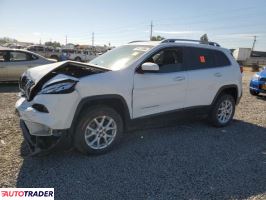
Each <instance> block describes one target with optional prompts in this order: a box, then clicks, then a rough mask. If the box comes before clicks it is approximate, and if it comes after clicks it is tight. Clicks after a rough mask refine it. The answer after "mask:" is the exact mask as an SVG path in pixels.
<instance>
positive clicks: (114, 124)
mask: <svg viewBox="0 0 266 200" xmlns="http://www.w3.org/2000/svg"><path fill="white" fill-rule="evenodd" d="M122 133H123V121H122V118H121V116H120V115H119V114H118V113H117V112H116V111H115V110H114V109H112V108H110V107H107V106H96V107H91V108H89V109H87V110H85V111H84V112H83V113H82V114H81V117H80V120H79V124H78V125H77V127H76V133H75V142H74V144H75V147H76V148H77V149H78V150H79V151H80V152H82V153H85V154H101V153H105V152H107V151H109V150H111V148H112V147H113V146H114V145H115V144H117V143H118V142H119V140H120V139H121V136H122Z"/></svg>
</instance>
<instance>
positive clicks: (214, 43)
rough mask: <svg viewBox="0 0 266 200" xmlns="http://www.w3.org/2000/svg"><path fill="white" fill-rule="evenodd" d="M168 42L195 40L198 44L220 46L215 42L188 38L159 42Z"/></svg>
mask: <svg viewBox="0 0 266 200" xmlns="http://www.w3.org/2000/svg"><path fill="white" fill-rule="evenodd" d="M168 42H196V43H199V44H208V45H212V46H216V47H220V45H219V44H218V43H216V42H205V41H201V40H190V39H165V40H163V41H161V43H168Z"/></svg>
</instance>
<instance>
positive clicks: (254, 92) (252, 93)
mask: <svg viewBox="0 0 266 200" xmlns="http://www.w3.org/2000/svg"><path fill="white" fill-rule="evenodd" d="M249 92H250V94H251V95H253V96H257V95H258V94H259V92H257V91H255V90H251V89H250V90H249Z"/></svg>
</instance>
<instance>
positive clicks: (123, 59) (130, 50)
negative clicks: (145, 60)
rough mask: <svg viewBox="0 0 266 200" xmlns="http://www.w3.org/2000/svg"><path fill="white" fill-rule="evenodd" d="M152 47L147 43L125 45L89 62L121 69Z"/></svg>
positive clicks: (112, 68)
mask: <svg viewBox="0 0 266 200" xmlns="http://www.w3.org/2000/svg"><path fill="white" fill-rule="evenodd" d="M151 48H152V46H147V45H142V46H141V45H125V46H121V47H117V48H115V49H113V50H111V51H109V52H107V53H104V54H103V55H101V56H99V57H97V58H95V59H93V60H92V61H90V62H89V64H93V65H99V66H101V67H105V68H108V69H111V70H119V69H122V68H125V67H126V66H128V65H129V64H130V63H132V62H133V61H135V60H136V59H138V58H139V57H140V56H141V55H143V54H144V53H145V52H147V51H148V50H149V49H151Z"/></svg>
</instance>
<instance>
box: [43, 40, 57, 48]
mask: <svg viewBox="0 0 266 200" xmlns="http://www.w3.org/2000/svg"><path fill="white" fill-rule="evenodd" d="M44 44H45V46H51V47H54V48H56V47H61V44H60V42H56V41H54V42H45V43H44Z"/></svg>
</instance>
